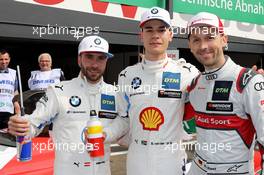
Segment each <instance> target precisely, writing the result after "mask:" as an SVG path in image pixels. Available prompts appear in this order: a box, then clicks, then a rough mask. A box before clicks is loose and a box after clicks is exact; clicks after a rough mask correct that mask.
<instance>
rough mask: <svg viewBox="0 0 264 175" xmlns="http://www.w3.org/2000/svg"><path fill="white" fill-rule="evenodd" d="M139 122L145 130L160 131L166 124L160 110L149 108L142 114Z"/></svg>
mask: <svg viewBox="0 0 264 175" xmlns="http://www.w3.org/2000/svg"><path fill="white" fill-rule="evenodd" d="M139 121H140V123H141V124H142V126H143V130H149V131H158V130H159V127H160V126H161V125H162V124H163V123H164V116H163V114H162V112H161V111H160V110H159V109H158V108H155V107H147V108H145V109H143V110H142V111H141V112H140V114H139Z"/></svg>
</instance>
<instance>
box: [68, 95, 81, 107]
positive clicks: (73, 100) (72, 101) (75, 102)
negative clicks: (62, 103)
mask: <svg viewBox="0 0 264 175" xmlns="http://www.w3.org/2000/svg"><path fill="white" fill-rule="evenodd" d="M70 104H71V105H72V106H73V107H77V106H80V104H81V99H80V98H79V97H78V96H71V98H70Z"/></svg>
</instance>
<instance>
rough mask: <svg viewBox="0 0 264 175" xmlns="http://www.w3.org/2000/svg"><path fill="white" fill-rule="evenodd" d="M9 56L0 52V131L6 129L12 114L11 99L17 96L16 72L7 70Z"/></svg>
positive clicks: (4, 52) (5, 52) (4, 51)
mask: <svg viewBox="0 0 264 175" xmlns="http://www.w3.org/2000/svg"><path fill="white" fill-rule="evenodd" d="M10 60H11V58H10V55H9V53H8V52H7V51H6V50H0V129H4V128H7V126H8V125H7V122H8V120H9V117H10V116H11V115H13V114H14V106H13V102H12V100H13V97H14V96H15V95H16V94H18V82H17V76H16V70H14V69H11V68H8V65H9V63H10Z"/></svg>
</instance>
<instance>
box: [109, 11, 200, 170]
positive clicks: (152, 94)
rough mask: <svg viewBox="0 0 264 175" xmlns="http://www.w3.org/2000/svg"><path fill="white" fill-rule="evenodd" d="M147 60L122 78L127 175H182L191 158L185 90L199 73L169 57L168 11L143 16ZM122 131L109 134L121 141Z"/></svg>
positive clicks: (120, 98) (120, 111) (120, 99)
mask: <svg viewBox="0 0 264 175" xmlns="http://www.w3.org/2000/svg"><path fill="white" fill-rule="evenodd" d="M140 28H141V37H142V42H143V44H144V48H145V54H144V57H143V60H142V61H141V62H140V63H138V64H136V65H134V66H129V67H127V68H126V69H124V70H123V71H122V72H121V73H120V74H119V82H118V83H119V84H118V85H119V86H118V114H119V116H121V117H123V118H127V120H128V123H129V125H130V126H129V137H130V144H129V149H128V155H127V175H146V174H147V175H162V174H163V175H176V174H177V175H182V174H184V173H185V163H186V154H185V150H184V149H183V148H180V141H181V140H182V139H183V138H184V137H185V136H186V133H185V131H184V129H183V126H182V119H183V113H184V103H185V96H186V88H187V85H188V83H190V82H191V80H192V79H193V78H194V77H195V76H197V75H198V70H197V69H196V68H195V67H194V66H192V65H191V64H188V63H186V62H185V60H179V61H174V60H172V59H170V58H168V57H167V54H166V50H167V48H168V44H169V43H170V42H171V41H172V37H173V34H172V30H171V28H170V15H169V13H168V11H166V10H164V9H161V8H158V7H153V8H151V9H149V10H147V11H146V12H144V13H143V14H142V17H141V23H140ZM120 128H121V127H116V126H115V127H113V129H109V130H106V134H107V135H113V136H117V135H118V132H119V129H120Z"/></svg>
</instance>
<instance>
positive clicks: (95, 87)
mask: <svg viewBox="0 0 264 175" xmlns="http://www.w3.org/2000/svg"><path fill="white" fill-rule="evenodd" d="M79 78H80V79H81V80H82V84H83V86H84V87H85V88H86V89H87V90H88V93H89V94H99V93H100V92H101V90H102V89H101V88H102V83H103V77H102V78H101V80H100V81H99V82H98V83H96V84H92V83H89V82H88V81H87V79H86V77H85V76H83V77H82V76H81V75H79Z"/></svg>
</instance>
